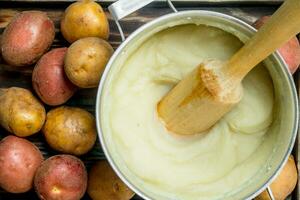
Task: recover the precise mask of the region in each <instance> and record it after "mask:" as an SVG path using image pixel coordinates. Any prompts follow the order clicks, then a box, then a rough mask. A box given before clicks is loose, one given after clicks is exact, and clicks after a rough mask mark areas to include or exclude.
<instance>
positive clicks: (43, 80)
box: [32, 48, 77, 106]
mask: <svg viewBox="0 0 300 200" xmlns="http://www.w3.org/2000/svg"><path fill="white" fill-rule="evenodd" d="M66 52H67V48H57V49H53V50H51V51H49V52H48V53H46V54H45V55H44V56H43V57H42V58H41V59H40V60H39V62H38V63H37V65H36V66H35V68H34V69H33V72H32V85H33V88H34V90H35V92H36V93H37V94H38V96H39V97H40V98H41V100H42V101H43V102H44V103H46V104H48V105H51V106H57V105H60V104H63V103H65V102H66V101H68V100H69V99H70V98H71V97H72V96H73V94H74V93H75V91H76V89H77V87H76V86H75V85H73V84H72V83H71V82H70V81H69V80H68V78H67V76H66V74H65V72H64V57H65V54H66Z"/></svg>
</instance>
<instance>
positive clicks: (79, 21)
mask: <svg viewBox="0 0 300 200" xmlns="http://www.w3.org/2000/svg"><path fill="white" fill-rule="evenodd" d="M60 27H61V32H62V34H63V36H64V38H65V39H66V40H67V41H68V42H70V43H72V42H74V41H76V40H78V39H80V38H84V37H100V38H102V39H105V40H107V39H108V37H109V24H108V21H107V18H106V15H105V12H104V11H103V9H102V7H101V6H100V5H99V4H97V3H96V2H94V1H92V0H83V1H79V2H76V3H73V4H71V5H70V6H69V7H68V8H67V9H66V11H65V13H64V16H63V18H62V20H61V24H60Z"/></svg>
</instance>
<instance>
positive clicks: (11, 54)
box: [0, 0, 300, 200]
mask: <svg viewBox="0 0 300 200" xmlns="http://www.w3.org/2000/svg"><path fill="white" fill-rule="evenodd" d="M262 21H264V20H262ZM260 23H261V22H258V23H257V24H256V27H259V26H260V25H259V24H260ZM61 32H62V34H63V36H64V38H65V39H66V40H67V41H68V42H69V43H71V45H70V46H69V47H68V48H67V47H63V48H55V49H51V50H50V51H48V50H49V48H50V47H51V44H52V43H53V40H54V37H55V27H54V23H53V22H52V20H51V19H50V18H49V17H48V16H47V14H46V13H45V12H41V11H25V12H21V13H18V14H17V15H16V16H15V17H14V19H13V20H12V21H11V22H10V24H9V25H8V26H7V27H6V29H5V31H4V33H3V35H2V37H1V54H2V58H3V59H4V60H5V61H6V62H7V63H8V64H10V65H12V66H16V67H22V68H23V67H28V66H30V65H32V64H35V67H34V69H33V73H32V86H33V89H34V92H35V94H36V96H38V98H37V97H35V96H34V94H33V93H32V92H31V91H30V90H28V89H24V88H18V87H10V88H1V89H0V105H1V106H0V125H1V126H2V127H3V128H4V129H6V130H7V131H8V132H9V133H11V134H14V135H10V136H7V137H5V138H4V139H2V140H1V141H0V187H1V188H2V189H4V190H6V191H8V192H11V193H23V192H27V191H29V190H30V189H32V188H34V189H35V191H36V193H37V195H38V196H39V198H40V199H45V200H56V199H64V200H77V199H80V198H82V197H83V195H84V194H85V192H86V191H87V192H88V194H89V195H90V197H91V198H92V199H94V200H102V199H105V200H110V199H114V200H128V199H130V198H131V197H132V196H133V195H134V193H133V192H132V191H131V190H130V189H129V188H128V187H127V186H126V185H125V184H124V183H123V182H122V181H121V180H120V179H119V178H118V177H117V176H116V174H115V173H114V172H113V170H112V169H111V168H110V166H109V164H108V163H107V162H106V161H100V162H98V163H96V164H95V165H94V166H93V167H92V169H91V171H90V173H89V175H88V174H87V170H86V168H85V166H84V164H83V163H82V161H81V160H80V159H79V158H77V157H76V156H81V155H84V154H86V153H87V152H89V151H90V150H91V149H92V148H93V146H94V144H95V141H96V138H97V132H96V124H95V118H94V116H93V115H92V114H91V113H89V112H88V111H86V110H84V109H81V108H76V107H68V106H63V105H62V104H64V103H66V102H67V101H68V100H69V99H70V98H71V97H72V96H73V95H74V93H75V92H76V91H77V90H79V89H80V88H94V87H97V86H98V84H99V81H100V78H101V75H102V73H103V70H104V68H105V66H106V64H107V63H108V61H109V59H110V57H111V55H112V54H113V48H112V47H111V45H110V44H109V43H108V42H107V41H106V40H107V39H108V37H109V24H108V20H107V18H106V15H105V13H104V11H103V9H102V7H101V6H100V5H99V4H97V3H95V2H94V1H92V0H83V1H80V2H75V3H73V4H71V5H70V6H69V7H68V8H67V9H66V11H65V13H64V15H63V17H62V19H61ZM47 51H48V52H47ZM288 51H291V52H293V53H288ZM280 52H281V53H282V54H283V57H284V58H285V59H286V61H287V63H288V64H289V66H290V70H291V72H294V71H295V70H296V68H297V67H298V66H299V64H300V46H299V42H298V40H297V42H296V41H295V40H293V41H292V42H290V43H289V44H287V45H286V47H283V49H282V50H281V51H280ZM44 104H47V105H48V106H50V110H49V111H48V112H46V109H45V107H44ZM51 106H58V107H54V108H52V107H51ZM38 132H42V133H43V135H44V138H45V141H46V142H47V143H48V145H49V146H50V147H51V148H53V149H54V150H56V151H57V152H59V153H62V154H58V155H56V156H52V157H50V158H48V159H46V160H44V157H43V155H42V153H41V151H40V150H39V149H38V148H37V147H36V146H35V145H34V144H33V143H31V142H30V141H28V140H27V139H24V137H27V136H31V135H33V134H36V133H38ZM286 166H287V167H285V168H284V169H283V171H282V173H281V175H280V176H279V177H278V179H276V180H275V182H274V184H273V185H272V189H273V190H274V191H273V192H274V194H275V196H276V197H278V199H283V198H285V197H286V196H287V195H288V194H289V193H291V191H292V190H293V189H294V187H295V184H296V182H297V170H296V166H295V162H294V160H293V158H292V157H291V158H290V159H289V162H288V163H287V165H286ZM282 185H284V187H285V190H282V189H281V187H280V186H282ZM258 199H268V198H267V196H266V193H263V194H261V195H260V196H259V197H258Z"/></svg>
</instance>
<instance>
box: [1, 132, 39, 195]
mask: <svg viewBox="0 0 300 200" xmlns="http://www.w3.org/2000/svg"><path fill="white" fill-rule="evenodd" d="M42 161H43V156H42V154H41V152H40V151H39V149H38V148H37V147H36V146H35V145H34V144H32V143H30V142H29V141H27V140H25V139H22V138H18V137H16V136H7V137H5V138H4V139H2V140H1V141H0V187H1V188H3V189H4V190H6V191H7V192H11V193H23V192H27V191H28V190H30V189H31V188H32V186H33V179H34V175H35V172H36V170H37V169H38V167H39V166H40V164H41V163H42Z"/></svg>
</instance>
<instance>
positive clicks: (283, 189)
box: [255, 155, 298, 200]
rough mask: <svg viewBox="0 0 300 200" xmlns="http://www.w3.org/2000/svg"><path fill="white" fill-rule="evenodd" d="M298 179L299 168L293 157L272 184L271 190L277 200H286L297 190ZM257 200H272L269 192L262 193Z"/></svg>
mask: <svg viewBox="0 0 300 200" xmlns="http://www.w3.org/2000/svg"><path fill="white" fill-rule="evenodd" d="M297 179H298V173H297V167H296V164H295V160H294V157H293V156H292V155H291V156H290V157H289V159H288V161H287V163H286V164H285V166H284V168H283V169H282V171H281V172H280V174H279V176H278V177H277V178H276V179H275V180H274V182H272V184H271V190H272V192H273V195H274V197H275V199H276V200H285V199H286V198H287V197H288V196H289V195H290V194H291V193H292V192H293V190H294V189H295V187H296V184H297ZM255 200H271V198H270V197H269V194H268V192H267V191H264V192H262V193H261V194H260V195H259V196H258V197H256V198H255Z"/></svg>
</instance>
